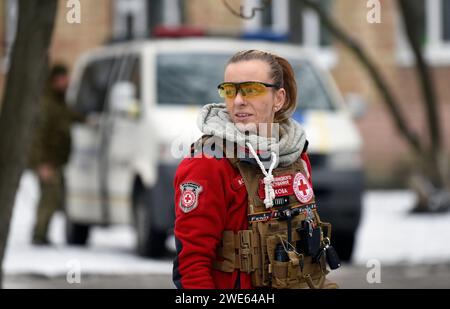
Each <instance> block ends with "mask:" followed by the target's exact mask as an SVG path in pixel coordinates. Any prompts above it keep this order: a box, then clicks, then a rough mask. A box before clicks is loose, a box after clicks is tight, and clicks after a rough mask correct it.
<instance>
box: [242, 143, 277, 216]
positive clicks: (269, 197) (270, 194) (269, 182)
mask: <svg viewBox="0 0 450 309" xmlns="http://www.w3.org/2000/svg"><path fill="white" fill-rule="evenodd" d="M246 145H247V147H248V149H249V150H250V152H251V154H252V156H253V157H254V158H255V160H256V163H258V165H259V168H260V169H261V171H262V173H263V174H264V176H265V177H264V179H263V181H264V193H265V195H266V196H265V198H264V205H265V206H266V208H267V209H268V208H272V207H273V200H274V199H275V191H274V189H273V180H274V179H273V175H272V171H273V169H274V168H275V165H276V163H277V154H276V153H275V152H273V151H272V152H271V162H270V167H269V171H268V172H266V169H265V168H264V165H263V164H262V162H261V160H260V159H259V157H258V155H257V154H256V151H255V149H253V146H252V145H251V144H250V143H246Z"/></svg>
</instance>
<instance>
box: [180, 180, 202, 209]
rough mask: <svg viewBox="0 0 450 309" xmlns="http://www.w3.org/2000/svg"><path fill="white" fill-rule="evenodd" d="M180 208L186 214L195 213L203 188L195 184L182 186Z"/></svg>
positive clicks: (188, 183) (189, 183)
mask: <svg viewBox="0 0 450 309" xmlns="http://www.w3.org/2000/svg"><path fill="white" fill-rule="evenodd" d="M180 191H181V195H180V202H179V206H180V208H181V210H182V211H183V212H184V213H188V212H191V211H193V210H194V209H195V208H197V206H198V197H199V194H200V192H202V191H203V187H202V186H200V185H199V184H196V183H195V182H185V183H183V184H181V185H180Z"/></svg>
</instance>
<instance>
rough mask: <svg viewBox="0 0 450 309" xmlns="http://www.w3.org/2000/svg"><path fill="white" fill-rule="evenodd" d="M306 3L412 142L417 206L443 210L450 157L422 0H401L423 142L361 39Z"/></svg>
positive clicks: (449, 196) (307, 0) (309, 0)
mask: <svg viewBox="0 0 450 309" xmlns="http://www.w3.org/2000/svg"><path fill="white" fill-rule="evenodd" d="M298 1H300V2H301V3H302V4H303V5H305V6H306V7H309V8H310V9H312V10H314V11H315V12H316V13H317V14H318V16H319V17H320V20H321V22H322V24H323V25H324V26H325V27H326V28H327V29H328V31H329V32H330V33H331V34H332V35H333V36H334V37H335V38H336V39H338V40H339V41H340V42H341V43H343V45H344V46H345V47H347V48H348V49H349V50H350V51H351V52H352V53H353V54H354V55H355V56H356V57H357V58H358V60H359V61H360V63H361V64H362V65H363V67H364V68H365V69H366V70H367V71H368V73H369V76H370V78H371V79H372V81H373V82H374V84H375V85H376V88H377V89H378V91H379V92H380V93H381V95H382V97H383V98H384V101H383V102H384V103H385V104H386V106H387V108H388V110H389V111H390V115H391V116H392V118H393V120H394V123H395V125H396V128H397V130H398V132H399V133H400V135H401V136H403V138H404V139H405V140H406V141H407V143H408V144H409V145H410V148H411V150H412V151H413V153H414V154H415V156H416V157H417V158H418V161H419V163H420V164H419V166H420V168H419V169H418V170H417V171H416V173H415V175H414V176H412V177H411V181H410V184H411V186H412V188H413V189H414V190H415V191H416V193H417V194H418V197H419V199H418V203H417V205H416V210H419V211H427V210H444V209H448V208H449V206H450V194H449V192H450V185H449V169H448V159H447V156H446V155H445V152H444V149H443V145H442V134H441V126H440V122H439V117H438V112H437V109H438V103H437V99H436V91H435V89H434V87H433V85H434V83H433V77H432V74H431V72H430V69H429V66H428V64H427V62H426V60H425V57H424V55H423V50H422V48H421V45H420V29H419V27H418V24H417V16H418V15H419V10H420V2H419V1H420V0H408V1H406V0H398V4H399V8H400V13H401V14H400V15H401V16H402V19H403V23H404V27H405V30H406V34H407V38H408V42H409V44H410V46H411V48H412V50H413V54H414V58H415V64H416V70H417V73H418V75H419V81H420V86H421V89H422V93H423V100H422V103H423V105H424V108H425V110H426V115H427V123H428V127H429V134H430V140H431V145H426V144H425V143H423V142H421V141H420V140H419V139H418V138H417V136H416V134H415V133H414V131H413V130H412V129H410V128H409V127H408V123H407V121H406V120H405V118H404V117H403V116H402V114H401V112H400V109H399V108H398V107H399V101H398V100H397V98H396V97H395V96H394V94H393V91H392V89H391V88H390V86H389V84H388V83H387V81H386V79H385V78H384V77H383V75H382V74H381V71H380V70H379V69H378V68H377V66H376V64H375V61H373V59H371V57H370V56H369V55H368V53H367V52H366V51H365V50H364V49H363V48H362V47H361V45H360V44H358V42H357V41H356V40H355V39H353V38H352V37H351V36H350V35H349V34H347V33H346V32H345V31H344V30H343V29H342V28H341V27H340V26H339V25H338V23H337V22H336V21H335V20H334V18H333V17H332V16H330V15H329V14H328V13H327V12H326V11H325V10H324V8H322V7H321V6H320V5H319V4H318V3H317V2H315V1H314V0H298Z"/></svg>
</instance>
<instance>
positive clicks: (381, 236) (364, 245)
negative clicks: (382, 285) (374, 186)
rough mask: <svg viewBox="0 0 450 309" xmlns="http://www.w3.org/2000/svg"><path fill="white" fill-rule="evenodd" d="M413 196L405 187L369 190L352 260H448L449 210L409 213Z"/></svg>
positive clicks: (417, 261)
mask: <svg viewBox="0 0 450 309" xmlns="http://www.w3.org/2000/svg"><path fill="white" fill-rule="evenodd" d="M414 201H415V196H414V194H413V193H412V192H408V191H369V192H368V193H366V194H365V196H364V201H363V205H364V209H363V216H362V221H361V223H360V229H359V231H358V234H357V243H356V248H355V252H354V256H353V258H354V262H355V263H357V264H366V263H367V261H369V260H370V259H378V260H379V261H380V262H382V263H383V264H397V263H402V264H419V263H420V264H438V263H447V264H448V263H450V246H449V245H448V243H449V240H450V212H447V213H441V214H411V213H410V211H411V209H412V207H413V205H414Z"/></svg>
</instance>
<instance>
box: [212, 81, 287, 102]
mask: <svg viewBox="0 0 450 309" xmlns="http://www.w3.org/2000/svg"><path fill="white" fill-rule="evenodd" d="M217 88H218V89H219V95H220V97H221V98H226V99H234V98H235V97H236V95H237V93H238V91H239V92H240V93H241V95H242V96H243V97H246V98H253V97H256V96H259V95H263V94H265V93H266V92H267V88H280V86H278V85H273V84H267V83H263V82H251V81H250V82H242V83H230V82H225V83H221V84H220V85H219V86H217Z"/></svg>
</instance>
